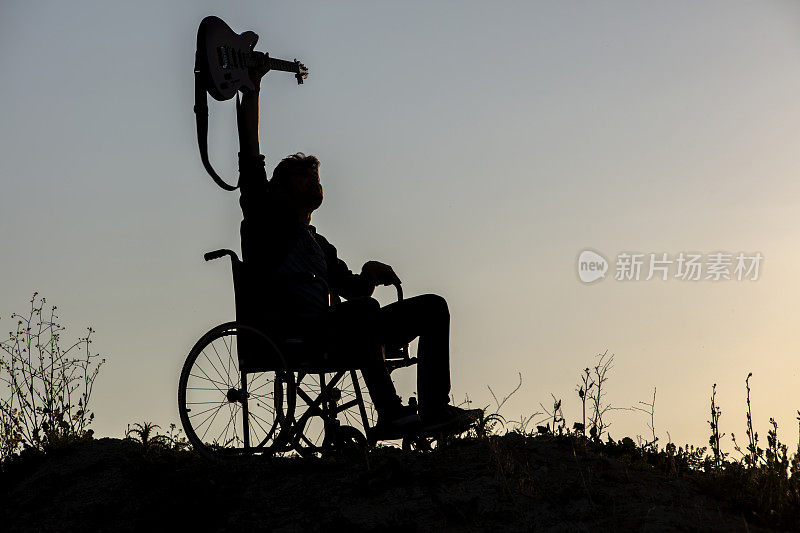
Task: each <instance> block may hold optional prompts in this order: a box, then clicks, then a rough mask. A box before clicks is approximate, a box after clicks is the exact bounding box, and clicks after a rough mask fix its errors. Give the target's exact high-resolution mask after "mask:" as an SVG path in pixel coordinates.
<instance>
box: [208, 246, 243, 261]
mask: <svg viewBox="0 0 800 533" xmlns="http://www.w3.org/2000/svg"><path fill="white" fill-rule="evenodd" d="M226 255H229V256H231V261H233V262H238V261H239V256H238V255H236V252H234V251H233V250H228V249H227V248H223V249H221V250H214V251H213V252H206V253H205V254H204V255H203V259H205V260H206V261H213V260H214V259H219V258H220V257H224V256H226Z"/></svg>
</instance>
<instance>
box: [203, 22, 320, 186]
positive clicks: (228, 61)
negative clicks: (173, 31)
mask: <svg viewBox="0 0 800 533" xmlns="http://www.w3.org/2000/svg"><path fill="white" fill-rule="evenodd" d="M256 42H258V35H256V34H255V33H254V32H252V31H246V32H243V33H241V34H239V33H236V32H235V31H233V30H232V29H231V28H230V26H228V25H227V24H225V22H224V21H223V20H222V19H220V18H218V17H213V16H211V17H206V18H204V19H203V20H202V22H200V27H199V28H198V30H197V52H196V53H195V64H194V75H195V105H194V112H195V115H196V122H197V143H198V146H199V148H200V158H201V159H202V161H203V166H204V167H205V169H206V171H207V172H208V173H209V175H210V176H211V177H212V178H213V179H214V181H215V182H216V183H217V185H219V186H220V187H222V188H223V189H225V190H227V191H233V190H236V188H237V187H234V186H233V185H229V184H228V183H226V182H225V181H224V180H223V179H222V178H220V177H219V175H218V174H217V173H216V172H215V171H214V168H213V167H212V166H211V163H210V162H209V160H208V103H207V102H208V101H207V98H206V93H208V94H210V95H211V97H212V98H214V99H215V100H218V101H224V100H229V99H231V98H233V97H234V95H235V94H236V93H237V91H239V90H254V89H255V86H254V85H253V82H252V80H251V79H250V75H249V72H248V71H249V69H251V68H256V67H261V68H263V67H268V69H269V70H279V71H282V72H291V73H293V74H294V77H295V78H296V79H297V84H298V85H300V84H302V83H303V80H304V79H306V78H308V69H307V68H306V66H305V65H303V64H302V63H300V62H299V61H298V60H296V59H295V60H294V61H286V60H283V59H274V58H271V57H269V54H267V53H264V52H258V51H256V50H254V49H253V47H255V45H256Z"/></svg>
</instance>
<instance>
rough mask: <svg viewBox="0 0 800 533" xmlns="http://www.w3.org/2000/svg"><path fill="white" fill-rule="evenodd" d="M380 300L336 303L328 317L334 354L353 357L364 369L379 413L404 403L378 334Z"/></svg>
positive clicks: (326, 326) (327, 333)
mask: <svg viewBox="0 0 800 533" xmlns="http://www.w3.org/2000/svg"><path fill="white" fill-rule="evenodd" d="M379 309H380V304H379V303H378V302H377V301H376V300H374V299H373V298H358V299H354V300H350V301H347V302H342V303H340V304H337V305H334V306H333V307H331V308H330V310H329V312H328V315H327V316H326V317H325V324H324V331H325V337H326V345H327V346H326V347H327V348H328V349H329V350H330V352H331V356H332V357H335V358H337V357H338V358H343V359H345V360H347V361H350V360H352V361H353V365H354V366H357V367H359V368H360V369H361V374H362V375H363V376H364V382H365V383H366V385H367V389H368V390H369V395H370V398H371V399H372V403H373V404H375V409H376V410H377V411H378V413H379V415H380V414H383V413H387V414H388V413H390V412H391V411H393V410H396V409H397V408H398V407H399V406H400V398H399V397H398V396H397V391H396V389H395V387H394V383H393V382H392V378H391V376H390V375H389V371H388V370H387V368H386V364H385V363H384V360H383V357H382V356H381V351H380V345H381V342H380V340H379V339H378V338H377V335H376V325H377V319H378V311H379Z"/></svg>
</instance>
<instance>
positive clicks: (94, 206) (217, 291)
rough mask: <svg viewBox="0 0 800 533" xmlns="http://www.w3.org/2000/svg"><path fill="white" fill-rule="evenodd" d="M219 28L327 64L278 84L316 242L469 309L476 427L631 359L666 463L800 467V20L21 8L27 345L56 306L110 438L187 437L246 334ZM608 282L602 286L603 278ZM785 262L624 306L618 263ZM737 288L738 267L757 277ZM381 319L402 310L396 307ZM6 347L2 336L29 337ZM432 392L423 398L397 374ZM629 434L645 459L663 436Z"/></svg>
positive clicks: (8, 224)
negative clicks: (306, 160)
mask: <svg viewBox="0 0 800 533" xmlns="http://www.w3.org/2000/svg"><path fill="white" fill-rule="evenodd" d="M211 14H214V15H217V16H219V17H221V18H222V19H224V20H225V21H226V22H227V23H228V24H229V25H230V26H231V27H232V28H233V29H235V30H236V31H238V32H242V31H245V30H253V31H255V32H256V33H258V34H259V35H260V37H261V38H260V40H259V43H258V45H257V47H256V48H257V49H258V50H262V51H267V52H269V53H270V55H271V56H273V57H278V58H283V59H294V58H298V59H301V60H302V61H303V62H304V63H305V64H306V65H307V66H308V67H309V68H310V69H311V75H310V77H309V79H308V81H307V83H306V84H304V85H303V86H301V87H298V86H297V85H296V84H295V82H294V80H293V79H292V77H291V76H290V75H287V74H284V73H278V72H276V73H270V74H268V76H267V77H266V78H265V80H264V83H263V85H262V87H263V89H262V94H261V108H262V112H261V122H260V123H261V147H262V152H263V153H264V154H265V156H266V158H267V165H268V167H270V168H271V167H272V166H274V164H276V163H277V162H278V161H279V160H280V159H281V158H282V157H284V156H285V155H287V154H290V153H294V152H297V151H303V152H306V153H312V154H315V155H316V156H317V157H318V158H319V159H320V160H321V162H322V166H321V169H320V173H321V179H322V183H323V187H324V188H325V201H324V203H323V205H322V207H321V208H320V209H319V210H318V211H317V212H316V213H315V214H314V217H313V221H312V222H313V224H314V225H315V226H316V227H317V229H318V231H319V232H320V233H322V234H323V235H325V236H326V237H327V238H328V240H330V241H331V242H332V243H333V244H335V245H336V247H337V248H338V251H339V255H340V257H342V258H343V259H345V260H346V261H347V263H348V265H349V266H350V268H351V269H353V270H355V271H357V270H358V269H359V268H360V266H361V264H363V263H364V262H365V261H367V260H370V259H375V260H380V261H382V262H385V263H388V264H390V265H392V266H393V267H394V269H395V271H396V272H397V273H398V275H399V276H400V277H401V279H402V280H403V286H404V291H405V294H406V296H412V295H415V294H424V293H436V294H440V295H442V296H444V297H445V298H446V299H447V301H448V304H449V307H450V312H451V316H452V322H451V351H452V353H451V374H452V381H453V395H454V397H455V400H456V402H457V403H458V402H460V401H462V400H463V399H465V398H466V397H467V396H468V397H469V398H470V399H471V400H472V401H473V402H474V403H473V405H475V406H479V407H483V406H487V405H488V406H491V405H492V404H493V399H492V396H491V394H490V391H489V387H491V388H492V390H493V391H495V393H496V394H497V395H498V396H500V397H502V396H504V395H505V394H508V393H509V392H511V390H513V389H514V387H515V386H516V385H517V383H518V380H519V377H518V376H519V375H521V376H522V386H521V388H520V390H519V391H518V392H517V393H516V394H515V395H514V396H513V397H512V398H511V399H510V400H509V401H508V403H507V404H506V405H505V406H504V407H503V410H502V411H501V413H502V414H503V415H505V416H506V417H507V418H509V419H519V418H520V417H521V416H528V415H530V414H533V413H534V412H536V411H541V410H542V408H541V407H540V405H539V404H540V403H542V404H544V405H545V406H549V404H551V403H552V397H551V394H553V395H555V397H557V398H561V399H563V410H564V415H565V417H566V419H567V423H568V424H569V425H571V424H572V422H574V421H577V420H578V417H579V416H580V404H579V402H578V398H577V394H576V393H575V390H576V387H577V384H578V381H579V378H580V374H581V371H582V369H583V368H585V367H587V366H592V365H593V364H594V363H595V361H596V360H597V354H598V353H602V352H605V351H606V350H608V351H609V353H613V354H614V355H615V361H614V368H613V369H612V371H611V373H610V374H609V381H608V382H607V396H606V399H607V400H608V401H609V402H610V403H611V404H612V405H613V406H614V407H617V408H629V407H632V406H637V405H640V404H639V403H638V402H640V401H650V400H651V399H652V395H653V390H654V388H655V389H656V390H657V396H656V405H655V430H656V434H657V435H658V436H659V438H660V439H661V442H662V443H665V442H666V441H667V439H671V440H672V441H674V442H678V443H684V442H692V443H695V444H705V443H706V442H707V440H708V434H709V430H708V424H707V420H708V418H709V416H708V412H709V409H710V407H709V396H710V394H711V387H712V385H713V384H714V383H716V384H717V393H718V396H717V400H718V402H719V404H720V406H721V408H722V413H723V414H722V419H721V430H722V431H723V432H725V433H726V434H727V435H728V436H726V437H724V439H723V447H726V448H728V449H730V440H729V435H730V433H731V432H734V433H737V434H741V435H742V436H743V435H744V432H745V415H744V412H745V387H744V380H745V378H746V377H747V374H748V373H749V372H752V373H753V378H752V379H751V381H750V383H751V386H752V389H753V390H752V396H751V399H752V409H753V417H754V424H755V427H756V430H757V431H759V433H760V434H761V435H764V437H762V439H764V440H765V436H766V431H767V428H768V420H769V418H770V417H774V418H775V419H776V421H777V422H778V424H779V426H780V435H781V437H782V439H783V440H785V441H786V442H789V443H790V445H791V446H792V447H793V446H794V445H796V443H797V425H796V424H797V420H796V416H797V414H796V411H797V410H798V409H800V392H799V391H800V388H798V387H797V382H798V372H797V364H798V359H799V358H798V350H797V341H798V334H797V324H798V323H799V322H800V301H799V300H798V298H797V295H798V292H800V283H798V274H797V268H796V267H798V265H800V251H798V247H797V245H796V242H797V234H798V231H800V209H798V202H800V183H799V182H798V180H797V177H798V175H799V174H800V157H798V151H797V149H796V147H797V141H798V140H799V139H800V108H798V106H797V105H796V100H797V94H800V31H799V30H800V4H798V3H797V2H793V1H762V2H744V1H735V0H725V1H722V0H720V1H710V0H703V1H691V2H690V1H673V2H658V3H656V2H636V1H620V0H615V1H609V2H602V3H601V2H578V1H559V2H555V1H553V2H491V3H489V2H466V1H464V2H445V1H437V2H413V1H410V2H402V3H388V2H366V1H364V2H303V3H296V2H292V3H289V2H284V3H279V2H265V1H253V2H244V1H241V2H238V1H232V2H225V3H220V2H210V1H173V2H166V3H164V2H153V1H140V2H124V3H123V2H119V3H109V2H92V1H82V0H75V1H73V2H69V3H64V2H44V1H42V2H23V1H16V0H3V2H2V5H0V49H2V50H3V53H2V54H0V69H2V72H4V75H3V83H2V84H0V184H1V185H2V189H1V191H2V192H0V250H1V251H2V254H1V255H0V258H2V259H0V331H10V329H11V328H12V327H13V326H12V322H11V320H10V319H9V316H10V315H11V313H13V312H23V311H25V310H26V309H27V307H28V300H30V298H31V295H32V293H33V292H34V291H38V292H39V293H40V294H42V295H44V296H45V297H46V298H47V300H48V303H52V304H55V305H58V307H59V311H60V315H61V317H62V322H63V323H64V325H65V326H67V328H68V329H67V332H66V335H65V337H66V338H74V337H77V336H78V335H82V334H83V332H84V328H85V327H86V326H88V325H91V326H92V327H93V328H94V329H95V330H96V334H95V341H94V343H93V347H94V349H95V350H96V351H97V352H99V353H100V354H102V355H103V356H104V357H106V358H107V361H108V362H107V364H106V366H105V367H103V369H102V371H101V373H100V375H99V377H98V379H97V382H96V386H95V391H94V397H93V404H94V405H93V407H94V412H95V413H96V419H95V422H94V425H93V427H94V429H95V431H96V432H97V433H98V434H100V435H108V436H117V437H118V436H121V435H122V434H123V433H124V431H125V428H126V426H127V424H132V423H135V422H143V421H151V422H154V423H157V424H159V425H161V427H162V428H163V427H166V426H168V425H169V423H170V422H176V423H177V422H178V412H177V402H176V391H177V382H178V376H179V372H180V368H181V366H182V364H183V361H184V359H185V358H186V355H187V354H188V352H189V349H190V348H191V346H192V345H193V344H194V342H195V341H196V340H197V339H198V338H199V337H200V336H201V335H202V334H203V333H204V332H205V331H207V330H208V329H210V328H211V327H213V326H214V325H216V324H218V323H221V322H227V321H229V320H233V319H234V309H233V304H234V302H233V290H232V281H231V275H230V267H229V265H228V264H227V263H226V262H224V261H217V262H212V263H205V262H204V261H203V259H202V256H203V253H204V252H206V251H210V250H214V249H217V248H232V249H234V250H239V222H240V220H241V211H240V209H239V205H238V198H239V196H238V192H234V193H230V192H225V191H223V190H222V189H220V188H218V187H217V186H216V185H215V184H214V183H213V182H212V181H211V179H210V178H209V177H208V176H207V175H206V174H205V172H204V170H203V168H202V165H201V163H200V158H199V155H198V150H197V146H196V138H195V130H194V116H193V113H192V105H193V82H194V80H193V75H192V69H193V56H194V48H195V44H196V31H197V26H198V24H199V22H200V20H202V18H203V17H205V16H207V15H211ZM210 129H211V133H210V136H209V144H210V147H211V148H210V153H211V158H212V161H213V163H214V164H215V166H216V167H217V169H218V171H219V172H220V173H222V174H223V175H225V176H228V177H230V178H231V179H233V180H235V173H236V151H237V145H236V130H235V115H234V108H233V103H232V102H231V101H227V102H223V103H217V102H213V103H212V104H211V117H210ZM584 250H592V251H595V252H598V253H599V254H600V255H601V256H602V257H603V258H605V259H606V260H607V262H608V265H609V266H608V272H607V273H606V276H605V278H603V279H600V280H597V281H595V282H593V283H584V282H583V281H581V279H580V278H579V275H578V262H577V259H578V257H579V254H580V253H581V252H582V251H584ZM682 252H683V253H684V254H688V253H696V254H699V255H701V256H702V257H703V258H706V259H707V258H708V257H709V256H710V254H713V253H717V252H724V253H729V254H732V255H734V256H735V255H736V254H738V253H744V254H746V255H747V256H752V255H754V254H756V253H760V254H761V256H762V257H763V260H762V261H761V262H760V264H759V272H758V277H757V279H755V280H752V279H743V280H736V279H735V278H734V279H732V280H724V279H721V280H717V281H715V280H713V279H705V271H704V272H703V277H702V278H701V279H700V280H696V281H691V280H683V279H680V278H676V277H675V274H676V271H675V270H674V269H675V268H677V263H673V264H672V266H671V268H673V270H671V271H670V273H669V278H668V279H667V280H661V279H658V276H656V279H650V280H646V279H644V278H646V277H647V276H646V273H647V270H646V268H647V264H645V267H643V268H644V270H643V275H642V277H641V279H639V280H636V279H630V280H617V279H616V268H617V263H618V259H619V254H622V253H629V254H633V253H641V254H645V256H644V257H645V259H647V258H649V254H651V253H653V254H656V255H657V257H661V255H662V254H664V253H666V254H668V257H669V258H670V259H671V260H676V259H677V257H678V256H679V254H680V253H682ZM731 270H732V269H731ZM376 297H378V299H379V300H380V301H381V302H382V303H384V304H386V303H389V302H391V301H392V300H393V298H394V295H393V292H392V290H391V289H390V288H379V289H378V290H377V291H376ZM3 324H5V329H4V326H3ZM394 375H395V376H396V382H397V384H398V389H399V391H400V393H401V394H402V395H403V396H404V397H407V396H408V394H409V393H413V391H414V389H415V386H414V372H413V370H406V371H402V372H399V373H396V374H394ZM609 416H610V418H609V421H610V422H611V424H612V425H611V428H610V431H611V434H612V435H613V436H615V437H617V438H621V437H622V436H624V435H630V436H636V435H648V434H649V432H650V430H649V429H648V427H647V423H648V417H646V416H645V415H644V414H642V413H641V412H637V411H630V410H617V411H612V412H611V413H610V415H609Z"/></svg>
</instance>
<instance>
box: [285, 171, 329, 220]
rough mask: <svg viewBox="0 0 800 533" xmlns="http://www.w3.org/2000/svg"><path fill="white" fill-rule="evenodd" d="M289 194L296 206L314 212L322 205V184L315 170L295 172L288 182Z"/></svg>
mask: <svg viewBox="0 0 800 533" xmlns="http://www.w3.org/2000/svg"><path fill="white" fill-rule="evenodd" d="M289 187H290V193H291V195H292V198H293V199H294V202H295V203H296V205H298V206H302V207H305V208H308V209H310V210H312V211H313V210H314V209H316V208H318V207H319V206H320V205H322V184H321V183H320V181H319V171H318V170H317V169H306V170H300V171H298V172H296V173H295V174H294V175H293V176H292V179H291V182H290V185H289Z"/></svg>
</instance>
